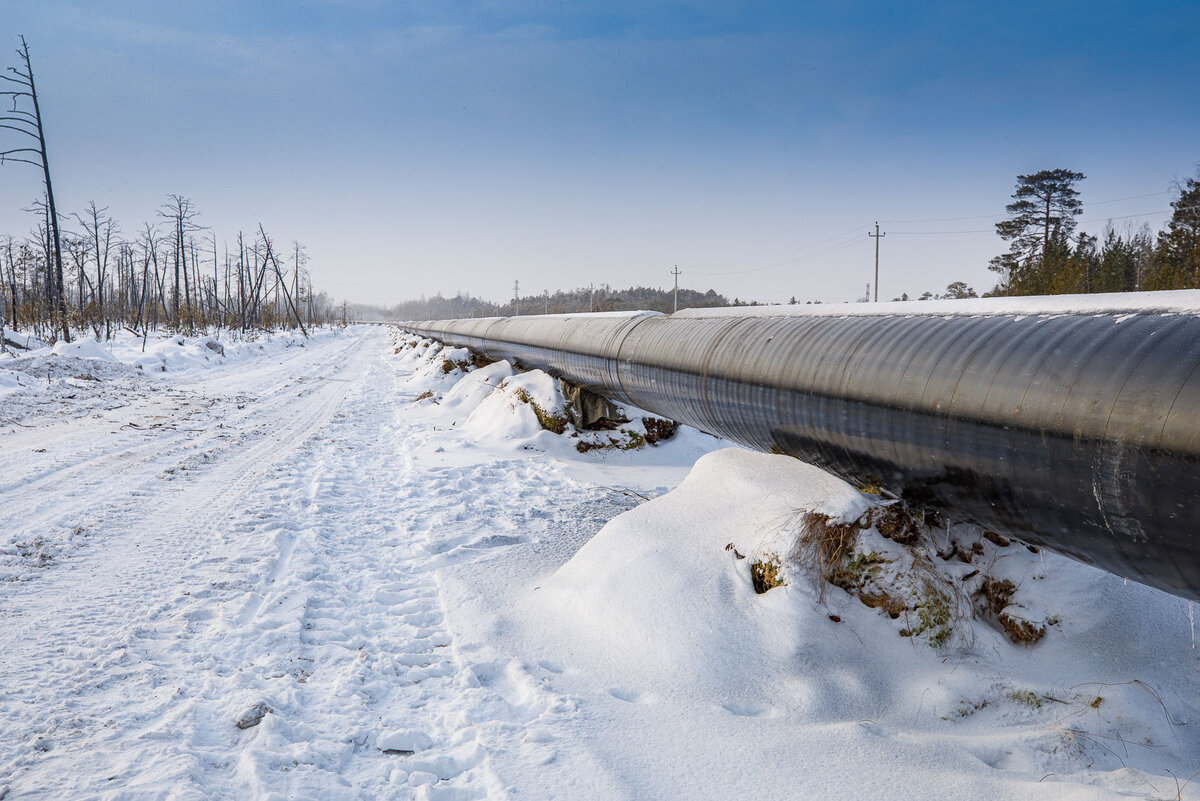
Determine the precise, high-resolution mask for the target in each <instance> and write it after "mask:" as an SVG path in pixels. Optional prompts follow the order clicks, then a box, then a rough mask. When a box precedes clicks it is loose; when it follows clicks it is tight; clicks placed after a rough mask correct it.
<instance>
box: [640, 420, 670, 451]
mask: <svg viewBox="0 0 1200 801" xmlns="http://www.w3.org/2000/svg"><path fill="white" fill-rule="evenodd" d="M642 425H644V426H645V427H646V442H648V443H649V444H651V445H657V444H658V443H660V442H662V441H663V440H668V439H670V438H671V437H673V436H675V431H676V430H678V428H679V423H676V422H675V421H674V420H664V419H663V418H661V417H643V418H642Z"/></svg>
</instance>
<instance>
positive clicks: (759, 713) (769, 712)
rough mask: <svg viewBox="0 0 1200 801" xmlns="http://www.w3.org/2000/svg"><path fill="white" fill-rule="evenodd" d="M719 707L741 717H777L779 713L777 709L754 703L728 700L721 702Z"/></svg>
mask: <svg viewBox="0 0 1200 801" xmlns="http://www.w3.org/2000/svg"><path fill="white" fill-rule="evenodd" d="M721 708H722V709H724V710H725V711H726V712H729V713H731V714H734V715H737V716H738V717H742V718H777V717H779V716H780V714H781V713H780V711H779V710H778V709H775V708H773V707H769V706H764V705H762V704H755V703H740V702H730V703H728V704H721Z"/></svg>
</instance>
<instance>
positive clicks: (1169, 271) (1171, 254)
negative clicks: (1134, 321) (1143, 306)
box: [1146, 178, 1200, 289]
mask: <svg viewBox="0 0 1200 801" xmlns="http://www.w3.org/2000/svg"><path fill="white" fill-rule="evenodd" d="M1171 206H1172V207H1174V209H1175V213H1174V214H1172V215H1171V221H1170V222H1169V223H1167V230H1166V231H1164V232H1163V233H1162V235H1161V236H1160V237H1159V238H1158V250H1157V253H1156V254H1155V256H1156V258H1155V262H1156V265H1155V267H1156V268H1157V269H1156V270H1155V271H1154V273H1155V278H1156V280H1155V281H1153V283H1154V284H1156V285H1155V286H1153V287H1150V286H1148V287H1146V288H1147V289H1150V288H1155V289H1191V288H1195V287H1200V180H1198V179H1197V178H1189V179H1188V180H1187V183H1186V184H1185V185H1184V186H1183V187H1181V188H1180V192H1179V197H1178V198H1176V199H1175V200H1174V201H1173V202H1172V203H1171Z"/></svg>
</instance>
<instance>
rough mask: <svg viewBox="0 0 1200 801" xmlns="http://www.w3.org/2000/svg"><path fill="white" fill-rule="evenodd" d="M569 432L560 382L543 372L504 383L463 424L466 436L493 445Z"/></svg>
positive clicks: (510, 378) (521, 376)
mask: <svg viewBox="0 0 1200 801" xmlns="http://www.w3.org/2000/svg"><path fill="white" fill-rule="evenodd" d="M505 364H506V363H505ZM491 367H495V365H491ZM484 369H485V370H486V369H488V368H484ZM568 429H571V430H573V427H572V426H571V424H570V423H569V422H568V420H567V412H566V401H565V400H564V399H563V396H562V392H560V391H559V388H558V382H557V381H555V380H554V379H553V378H551V377H550V376H549V375H547V374H546V373H544V372H542V371H541V370H531V371H529V372H527V373H521V374H519V375H510V376H508V377H507V378H504V379H503V380H501V381H500V383H499V384H498V385H497V386H496V387H495V389H494V390H493V391H492V392H491V393H489V394H488V395H487V397H485V398H484V399H483V400H482V402H480V404H479V405H478V407H476V409H475V410H474V411H473V412H471V415H470V417H468V418H467V421H466V423H465V424H464V425H463V431H464V432H465V433H466V434H468V435H470V436H473V437H475V438H477V439H479V440H482V441H490V442H495V441H498V440H530V439H535V438H541V437H543V436H554V435H555V434H564V433H569V431H568Z"/></svg>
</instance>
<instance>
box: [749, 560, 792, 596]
mask: <svg viewBox="0 0 1200 801" xmlns="http://www.w3.org/2000/svg"><path fill="white" fill-rule="evenodd" d="M781 573H782V565H780V563H779V557H778V556H773V555H772V556H768V557H765V558H763V559H759V560H756V561H753V562H751V563H750V580H751V581H753V582H754V591H755V592H756V593H758V594H759V595H762V594H763V593H764V592H767V591H768V590H773V589H775V588H776V587H782V586H783V585H784V584H786V583H787V582H785V581H784V580H783V576H782V575H781Z"/></svg>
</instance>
